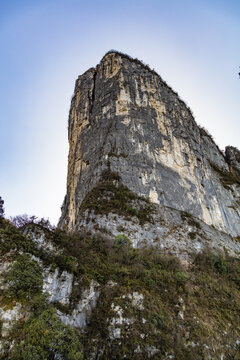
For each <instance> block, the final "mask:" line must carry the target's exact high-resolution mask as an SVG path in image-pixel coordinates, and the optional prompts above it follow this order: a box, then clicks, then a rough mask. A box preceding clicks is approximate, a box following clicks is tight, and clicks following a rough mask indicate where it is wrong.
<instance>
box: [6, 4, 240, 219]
mask: <svg viewBox="0 0 240 360" xmlns="http://www.w3.org/2000/svg"><path fill="white" fill-rule="evenodd" d="M239 37H240V2H239V1H237V0H235V1H234V0H225V1H224V0H195V1H191V0H181V1H179V0H168V1H166V0H145V1H143V0H127V1H126V0H121V1H114V0H111V1H110V0H99V1H96V0H88V1H82V0H19V1H18V0H0V49H1V56H0V79H1V81H0V102H1V104H0V137H1V138H0V151H1V177H0V196H1V197H2V198H3V199H4V201H5V204H4V205H5V210H6V215H7V216H14V215H18V214H23V213H27V214H29V215H37V216H39V217H45V218H49V219H50V221H51V222H52V223H55V224H56V223H57V221H58V218H59V216H60V207H61V204H62V201H63V198H64V195H65V193H66V176H67V155H68V142H67V120H68V111H69V107H70V100H71V96H72V94H73V89H74V83H75V80H76V78H77V76H78V75H79V74H81V73H83V72H84V71H86V70H87V69H88V68H89V67H92V66H95V65H96V64H97V63H99V61H100V60H101V58H102V57H103V55H104V54H105V53H106V52H107V51H108V50H110V49H116V50H118V51H122V52H124V53H127V54H129V55H131V56H132V57H137V58H139V59H140V60H143V61H144V63H147V64H149V66H150V67H151V68H154V69H155V70H156V71H157V72H158V73H159V74H160V75H161V77H162V78H163V79H164V80H165V81H166V82H167V83H168V84H169V85H170V86H171V87H172V88H173V89H174V90H175V91H177V92H178V94H179V95H180V97H181V98H182V99H183V100H184V101H185V102H186V103H187V104H188V105H189V106H190V108H191V109H192V111H193V114H194V116H195V119H196V121H197V123H198V124H200V125H202V126H204V127H206V128H207V129H208V130H209V132H210V133H211V134H212V135H213V137H214V139H215V141H216V142H217V144H218V145H219V146H220V148H221V149H224V147H225V146H227V145H233V146H236V147H238V148H240V138H239V134H240V121H239V113H240V101H239V90H240V79H239V78H238V72H239V66H240V46H239Z"/></svg>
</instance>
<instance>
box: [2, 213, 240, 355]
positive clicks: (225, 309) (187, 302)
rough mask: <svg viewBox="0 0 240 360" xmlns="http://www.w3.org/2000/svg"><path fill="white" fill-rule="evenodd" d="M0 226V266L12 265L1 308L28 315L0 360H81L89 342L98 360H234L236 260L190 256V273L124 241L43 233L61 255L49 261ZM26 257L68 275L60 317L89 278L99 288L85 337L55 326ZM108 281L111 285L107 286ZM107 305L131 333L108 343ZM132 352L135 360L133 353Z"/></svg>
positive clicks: (239, 280)
mask: <svg viewBox="0 0 240 360" xmlns="http://www.w3.org/2000/svg"><path fill="white" fill-rule="evenodd" d="M0 225H1V229H0V237H1V239H2V241H1V246H0V249H1V259H2V261H3V259H4V260H5V261H6V259H7V258H10V259H11V261H12V260H13V259H15V260H16V262H15V263H13V264H14V265H13V266H12V268H11V270H10V271H9V272H8V275H7V277H6V283H7V284H8V290H5V291H2V293H1V306H2V307H3V306H5V307H6V308H7V307H11V306H12V304H14V302H15V301H18V302H21V303H22V304H23V307H24V309H25V310H27V312H28V313H29V314H30V316H28V317H26V319H25V320H22V321H20V322H19V323H18V324H17V325H15V327H14V328H13V330H12V332H11V334H10V335H9V337H8V340H14V341H15V343H14V344H15V345H14V347H13V349H12V351H9V350H8V351H7V353H6V354H5V355H2V357H1V358H2V359H29V358H31V359H33V360H37V359H52V358H53V356H54V355H53V354H56V353H59V352H60V353H61V352H62V353H63V354H64V359H73V360H77V359H82V354H84V355H85V357H86V358H88V355H89V354H90V353H91V352H92V351H93V342H92V340H93V339H95V340H94V347H95V349H97V351H100V349H104V351H103V355H102V359H123V356H124V355H126V358H127V359H146V358H147V351H148V349H147V348H149V347H151V346H152V347H156V348H158V349H159V352H158V353H157V354H156V355H154V357H153V358H155V359H165V358H166V354H172V355H174V358H175V359H178V360H179V359H205V358H207V355H208V354H211V355H212V358H213V359H219V357H220V354H225V359H239V350H240V349H239V345H237V344H236V340H237V339H239V333H240V315H239V314H240V266H239V265H240V262H239V260H238V259H234V258H230V257H223V255H214V254H211V253H207V252H205V253H204V254H199V255H198V256H196V257H195V258H194V259H193V263H192V265H191V266H188V267H183V265H181V264H180V262H179V260H178V259H176V258H173V257H169V256H163V255H161V254H159V253H157V252H156V251H155V250H153V249H141V250H140V249H132V248H131V246H130V245H129V242H128V241H125V240H126V239H125V238H124V237H123V238H122V239H119V238H118V239H111V238H109V237H104V236H103V235H100V234H99V235H95V236H92V235H91V234H72V235H69V234H66V233H64V232H62V231H59V230H55V231H49V230H45V233H46V235H47V237H48V238H49V239H50V240H51V241H52V242H53V243H54V244H55V245H56V246H57V247H59V248H61V249H62V250H63V252H62V254H61V255H50V254H49V253H45V252H44V251H39V250H37V249H36V247H35V245H34V243H33V242H32V241H31V240H30V239H29V238H26V237H25V236H24V235H23V234H22V233H21V231H20V230H18V229H17V228H15V227H14V226H13V225H11V224H10V223H9V222H7V221H5V220H3V219H1V224H0ZM121 240H122V241H121ZM22 252H23V255H20V256H19V253H22ZM26 253H28V254H34V255H35V256H38V257H40V258H41V259H42V261H43V263H45V264H46V265H48V264H51V265H52V267H53V269H54V268H56V267H59V268H60V270H67V271H69V272H72V273H73V274H74V278H75V281H77V282H78V283H79V285H78V286H76V287H74V288H73V292H72V295H71V304H70V308H69V309H67V308H66V309H61V310H65V311H71V306H72V307H74V304H75V303H76V302H77V301H78V299H79V298H80V296H81V289H84V288H86V287H87V286H88V284H89V283H90V281H91V279H95V280H96V281H98V282H99V283H100V285H101V295H100V298H99V301H98V304H97V307H96V309H95V310H94V311H93V313H92V316H91V319H90V323H89V326H88V329H87V332H86V333H79V332H76V331H75V330H73V329H72V328H70V327H67V326H65V325H63V324H62V323H61V322H60V321H59V320H58V318H57V316H56V307H59V304H55V305H54V306H53V305H49V304H48V303H47V301H46V299H45V296H44V295H43V294H42V291H41V284H42V277H41V272H40V267H39V266H38V265H37V263H36V262H35V261H34V260H33V259H32V258H31V256H28V255H24V254H26ZM23 269H24V271H23ZM23 274H24V275H23ZM109 280H112V281H114V282H116V283H117V285H116V286H113V287H109V286H108V285H107V283H108V281H109ZM19 284H20V286H19ZM133 291H137V292H138V293H141V294H143V295H144V310H139V309H137V308H136V307H133V306H132V304H131V302H130V301H129V300H128V297H127V295H128V294H131V293H132V292H133ZM113 303H114V305H118V306H120V307H121V308H122V309H123V311H124V312H123V315H124V317H126V318H130V319H134V323H133V324H132V325H131V326H124V325H123V326H122V327H121V334H122V336H123V337H122V339H121V341H119V340H113V341H110V340H109V331H108V326H109V321H110V320H109V319H111V318H113V317H114V316H115V314H114V312H113V310H112V304H113ZM143 319H144V324H143ZM145 320H146V322H145ZM228 345H230V346H229V347H227V346H228ZM138 346H140V347H141V350H142V353H141V354H140V353H136V352H135V350H136V348H137V347H138ZM213 349H214V350H213ZM29 354H31V357H29V356H30V355H29Z"/></svg>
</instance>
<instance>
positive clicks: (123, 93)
mask: <svg viewBox="0 0 240 360" xmlns="http://www.w3.org/2000/svg"><path fill="white" fill-rule="evenodd" d="M69 144H70V150H69V164H68V179H67V195H66V197H65V200H64V204H63V207H62V216H61V219H60V223H59V224H60V227H62V228H66V229H68V230H76V229H78V228H79V227H80V226H81V225H82V223H83V222H82V218H83V214H82V209H81V204H82V203H83V201H84V199H85V197H86V196H87V194H88V193H89V192H90V191H91V190H92V189H93V188H94V187H95V186H96V184H97V183H98V181H99V179H100V178H101V176H102V173H103V172H104V171H105V170H107V169H108V170H109V171H111V172H112V173H117V174H119V175H120V176H121V182H122V184H123V185H124V186H127V187H128V188H129V189H130V190H131V191H132V192H133V193H135V194H137V195H138V196H141V197H144V198H146V199H149V200H150V201H151V202H152V203H154V204H156V211H158V210H159V209H160V208H161V209H164V208H165V209H169V208H171V209H173V210H176V211H185V212H188V213H189V214H191V215H192V216H193V217H195V218H197V219H199V220H201V221H203V222H204V223H205V224H208V225H211V226H214V227H215V228H216V229H218V230H220V231H222V232H225V233H227V234H230V235H231V236H235V237H236V236H239V234H240V186H239V183H240V181H239V173H238V172H237V171H235V172H234V171H233V172H232V168H233V166H231V165H232V164H233V165H234V169H238V167H239V158H238V157H237V156H236V155H234V160H232V156H230V161H228V162H227V161H226V159H225V155H224V154H223V153H222V152H221V151H220V150H219V149H218V147H217V145H216V144H215V143H214V141H213V140H212V139H211V137H210V136H209V135H208V134H207V132H206V131H205V130H204V129H200V128H199V127H198V126H197V124H196V122H195V120H194V118H193V116H192V113H191V111H190V110H189V108H188V107H187V106H186V105H185V103H184V102H183V101H182V100H180V99H179V97H178V95H177V94H176V93H175V92H174V91H173V90H172V89H171V88H169V87H168V86H167V84H166V83H165V82H164V81H163V80H162V79H161V78H160V77H159V75H158V74H156V73H155V72H154V71H151V70H150V69H149V68H148V67H146V66H144V65H143V64H142V63H141V62H139V61H137V60H133V59H131V58H129V57H127V56H125V55H122V54H120V53H116V52H110V53H108V54H107V55H106V56H105V57H104V58H103V59H102V60H101V62H100V64H99V65H97V67H96V68H91V69H89V70H88V71H87V72H85V73H84V74H83V75H81V76H79V78H78V79H77V81H76V86H75V92H74V96H73V99H72V103H71V109H70V115H69ZM236 151H237V149H236ZM229 153H230V152H228V154H229ZM234 154H235V153H234ZM238 154H239V152H238ZM229 164H230V166H229ZM161 211H162V210H161Z"/></svg>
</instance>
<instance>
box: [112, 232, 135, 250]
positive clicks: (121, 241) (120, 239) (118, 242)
mask: <svg viewBox="0 0 240 360" xmlns="http://www.w3.org/2000/svg"><path fill="white" fill-rule="evenodd" d="M131 244H132V242H131V240H130V239H129V238H128V237H127V236H126V235H124V234H119V235H117V236H115V239H114V246H116V247H122V246H131Z"/></svg>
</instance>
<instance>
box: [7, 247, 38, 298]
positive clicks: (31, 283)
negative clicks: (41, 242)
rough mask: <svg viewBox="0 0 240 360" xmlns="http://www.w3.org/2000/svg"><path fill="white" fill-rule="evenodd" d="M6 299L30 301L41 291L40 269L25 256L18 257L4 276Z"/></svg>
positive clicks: (33, 261)
mask: <svg viewBox="0 0 240 360" xmlns="http://www.w3.org/2000/svg"><path fill="white" fill-rule="evenodd" d="M6 283H7V284H8V288H7V293H6V295H7V297H9V298H11V299H16V300H20V301H21V300H24V299H25V300H30V299H31V298H32V297H33V296H34V295H36V294H40V293H41V291H42V285H43V279H42V270H41V267H40V266H39V265H38V263H37V262H36V261H35V260H32V259H31V257H30V256H29V255H27V254H23V255H19V256H18V257H17V260H16V261H15V262H14V263H13V265H12V266H11V268H10V270H9V271H8V273H7V276H6Z"/></svg>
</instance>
